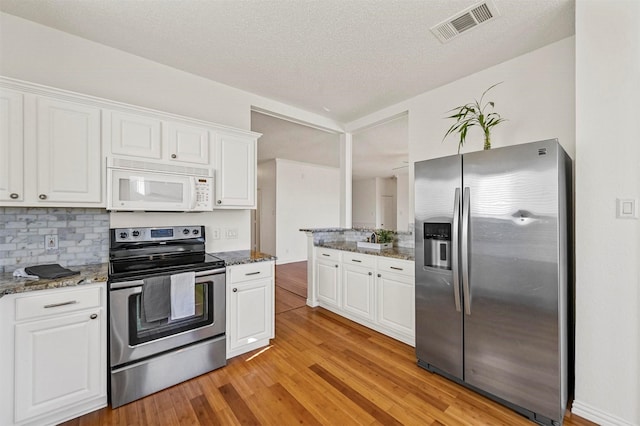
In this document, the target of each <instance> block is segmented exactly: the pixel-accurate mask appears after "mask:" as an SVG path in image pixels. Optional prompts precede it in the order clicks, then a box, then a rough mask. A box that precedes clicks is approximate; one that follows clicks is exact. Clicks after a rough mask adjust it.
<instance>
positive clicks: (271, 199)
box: [258, 160, 276, 254]
mask: <svg viewBox="0 0 640 426" xmlns="http://www.w3.org/2000/svg"><path fill="white" fill-rule="evenodd" d="M258 189H259V190H260V194H261V195H260V208H259V211H258V214H259V217H258V220H259V221H260V251H261V252H263V253H272V254H275V253H276V160H269V161H263V162H261V163H259V164H258Z"/></svg>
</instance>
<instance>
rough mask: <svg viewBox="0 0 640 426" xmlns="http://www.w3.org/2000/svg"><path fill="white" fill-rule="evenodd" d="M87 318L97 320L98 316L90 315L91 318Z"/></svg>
mask: <svg viewBox="0 0 640 426" xmlns="http://www.w3.org/2000/svg"><path fill="white" fill-rule="evenodd" d="M89 318H91V319H96V318H98V314H91V316H90V317H89Z"/></svg>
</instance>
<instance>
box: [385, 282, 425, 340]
mask: <svg viewBox="0 0 640 426" xmlns="http://www.w3.org/2000/svg"><path fill="white" fill-rule="evenodd" d="M376 286H377V291H378V322H379V323H380V324H381V325H383V326H385V327H387V328H390V329H392V330H395V331H397V332H399V333H402V334H404V335H406V336H410V337H412V338H414V336H415V292H414V289H415V283H414V279H413V277H411V276H404V275H398V274H391V273H388V272H382V273H378V275H377V280H376Z"/></svg>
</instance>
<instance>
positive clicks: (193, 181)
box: [189, 176, 198, 210]
mask: <svg viewBox="0 0 640 426" xmlns="http://www.w3.org/2000/svg"><path fill="white" fill-rule="evenodd" d="M189 180H190V181H191V210H194V209H195V208H196V204H197V202H198V196H197V194H196V178H195V177H194V176H191V177H189Z"/></svg>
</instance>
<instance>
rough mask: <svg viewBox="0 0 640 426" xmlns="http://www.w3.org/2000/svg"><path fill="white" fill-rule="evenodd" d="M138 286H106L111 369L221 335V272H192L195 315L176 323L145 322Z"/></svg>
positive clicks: (138, 283) (139, 283)
mask: <svg viewBox="0 0 640 426" xmlns="http://www.w3.org/2000/svg"><path fill="white" fill-rule="evenodd" d="M142 286H143V281H142V280H136V281H126V282H116V283H111V284H110V285H109V308H110V328H109V333H110V334H109V337H110V345H109V346H110V355H111V361H110V364H111V367H115V366H119V365H122V364H126V363H129V362H132V361H136V360H140V359H144V358H147V357H150V356H153V355H157V354H159V353H162V352H165V351H168V350H172V349H177V348H180V347H182V346H186V345H189V344H191V343H194V342H198V341H201V340H204V339H207V338H210V337H213V336H217V335H220V334H224V332H225V329H226V324H225V321H226V320H225V274H224V269H222V270H218V271H215V272H214V271H201V272H196V283H195V300H196V312H195V315H194V316H191V317H187V318H182V319H179V320H173V321H172V320H169V319H164V320H160V321H154V322H146V321H145V320H144V315H143V314H142V309H141V306H142V304H141V301H142V298H141V296H142Z"/></svg>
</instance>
